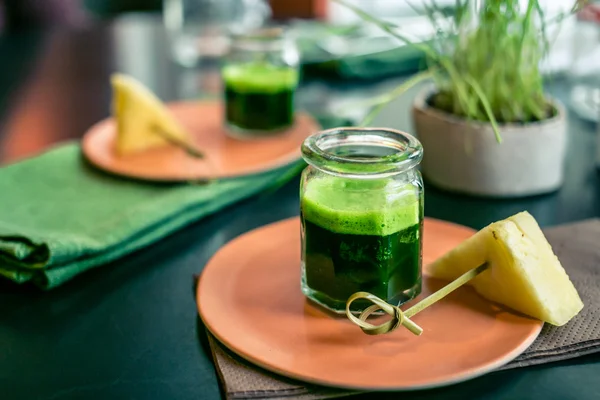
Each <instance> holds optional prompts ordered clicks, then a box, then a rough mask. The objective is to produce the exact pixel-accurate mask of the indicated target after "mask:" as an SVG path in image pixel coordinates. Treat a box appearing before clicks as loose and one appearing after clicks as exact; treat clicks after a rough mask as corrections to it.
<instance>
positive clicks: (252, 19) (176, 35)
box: [163, 0, 271, 67]
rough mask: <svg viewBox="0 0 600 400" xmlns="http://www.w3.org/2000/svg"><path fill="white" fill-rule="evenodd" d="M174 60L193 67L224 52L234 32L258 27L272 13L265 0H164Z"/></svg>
mask: <svg viewBox="0 0 600 400" xmlns="http://www.w3.org/2000/svg"><path fill="white" fill-rule="evenodd" d="M163 3H164V12H163V15H164V24H165V27H166V29H167V32H168V35H169V39H170V41H171V53H172V56H173V58H174V60H175V61H176V62H177V63H179V64H181V65H183V66H185V67H193V66H195V65H197V64H198V63H199V62H200V61H201V60H202V59H204V58H208V59H214V58H219V57H221V56H223V55H224V54H225V53H226V52H227V49H228V46H229V42H230V39H229V37H230V35H231V34H243V33H244V32H247V31H250V30H253V29H257V28H259V27H261V26H263V24H264V23H265V21H266V20H267V19H268V18H269V17H270V15H271V9H270V8H269V5H268V4H267V2H266V1H265V0H163Z"/></svg>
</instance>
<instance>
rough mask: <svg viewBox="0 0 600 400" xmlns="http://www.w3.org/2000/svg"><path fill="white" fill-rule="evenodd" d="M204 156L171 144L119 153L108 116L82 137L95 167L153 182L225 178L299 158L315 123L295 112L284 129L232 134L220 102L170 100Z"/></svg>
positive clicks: (315, 129) (88, 157)
mask: <svg viewBox="0 0 600 400" xmlns="http://www.w3.org/2000/svg"><path fill="white" fill-rule="evenodd" d="M169 108H170V109H171V111H172V112H173V114H174V115H175V117H177V118H178V119H179V120H180V121H181V123H182V124H183V125H184V126H185V127H186V128H187V129H188V130H189V131H190V132H191V134H192V135H193V139H194V141H195V143H196V145H197V146H198V148H199V149H201V150H202V151H203V152H204V153H205V154H206V159H203V160H199V159H195V158H193V157H190V156H188V155H186V154H185V152H184V151H183V150H181V149H179V148H176V147H174V146H170V147H165V148H160V149H153V150H149V151H146V152H143V153H139V154H135V155H131V156H126V157H119V156H117V154H115V152H114V143H115V138H116V126H115V122H114V120H113V119H112V118H109V119H106V120H104V121H101V122H99V123H98V124H96V125H94V126H93V127H92V128H91V129H90V130H89V131H88V132H87V133H86V134H85V136H84V137H83V141H82V148H83V153H84V154H85V156H86V158H87V159H88V160H89V161H90V162H91V163H92V164H94V165H95V166H97V167H98V168H101V169H103V170H105V171H107V172H110V173H113V174H117V175H122V176H126V177H130V178H138V179H144V180H153V181H186V180H192V179H215V178H227V177H234V176H240V175H247V174H252V173H258V172H264V171H267V170H269V169H272V168H276V167H280V166H283V165H286V164H289V163H291V162H293V161H295V160H297V159H299V158H300V145H301V144H302V142H303V141H304V139H305V138H306V137H307V136H310V135H311V134H313V133H315V132H316V131H317V130H318V129H319V126H318V124H317V123H316V122H315V121H314V120H313V119H312V118H311V117H310V116H308V115H306V114H302V113H299V114H298V115H297V116H296V123H295V125H294V126H293V127H292V128H290V129H289V130H288V131H286V132H282V133H280V134H275V135H273V136H269V137H263V138H260V139H245V140H241V139H233V138H231V137H229V136H228V135H227V134H226V131H225V129H224V127H223V110H222V106H221V104H220V103H219V102H215V101H202V102H181V103H173V104H170V105H169Z"/></svg>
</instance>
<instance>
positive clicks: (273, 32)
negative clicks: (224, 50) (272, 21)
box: [221, 28, 300, 137]
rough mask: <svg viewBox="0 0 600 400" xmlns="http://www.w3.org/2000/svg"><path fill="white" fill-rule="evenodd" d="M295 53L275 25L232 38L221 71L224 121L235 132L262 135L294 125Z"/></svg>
mask: <svg viewBox="0 0 600 400" xmlns="http://www.w3.org/2000/svg"><path fill="white" fill-rule="evenodd" d="M299 59H300V56H299V52H298V49H297V47H296V45H295V43H294V41H293V40H291V39H290V38H288V37H287V36H286V35H285V34H284V32H283V30H281V29H279V28H270V29H262V30H258V31H255V32H252V33H249V34H244V35H237V36H234V37H233V39H232V43H231V49H230V53H229V55H228V57H227V58H226V60H225V63H224V65H223V67H222V70H221V75H222V79H223V86H224V101H225V123H226V126H227V128H228V130H229V132H230V133H231V134H233V135H234V136H244V137H252V136H263V135H269V134H273V133H277V132H281V131H285V130H286V129H287V128H289V127H290V126H292V125H293V123H294V93H295V91H296V87H297V86H298V79H299V78H298V77H299Z"/></svg>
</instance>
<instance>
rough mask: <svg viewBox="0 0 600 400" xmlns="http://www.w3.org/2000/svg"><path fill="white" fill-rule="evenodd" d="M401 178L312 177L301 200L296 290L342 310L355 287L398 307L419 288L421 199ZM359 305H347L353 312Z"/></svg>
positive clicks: (411, 186) (335, 309) (360, 305)
mask: <svg viewBox="0 0 600 400" xmlns="http://www.w3.org/2000/svg"><path fill="white" fill-rule="evenodd" d="M418 190H419V189H418V188H416V187H415V186H413V185H411V184H407V183H398V182H393V181H390V180H389V179H387V180H383V179H378V180H356V179H346V178H340V177H336V176H322V177H317V178H314V179H312V180H310V181H308V183H307V184H306V187H305V188H304V194H303V196H302V198H301V207H300V208H301V214H302V221H303V234H304V248H303V252H302V253H303V257H304V258H303V277H302V279H303V281H302V289H303V292H304V293H305V295H307V296H308V297H309V298H311V299H312V300H314V301H316V302H318V303H320V304H322V305H324V306H326V307H328V308H330V309H333V310H334V311H337V312H343V311H344V310H345V307H346V300H347V299H348V298H349V297H350V296H351V295H352V294H354V293H355V292H359V291H366V292H370V293H372V294H374V295H376V296H378V297H380V298H382V299H385V300H387V301H388V302H390V303H392V304H401V303H404V302H406V301H408V300H410V299H411V298H413V297H415V296H416V295H417V294H418V293H419V292H420V290H421V234H422V220H423V218H422V216H423V204H422V201H421V200H420V196H419V193H418V192H417V191H418ZM366 305H367V304H366V303H364V302H363V303H362V304H361V302H360V301H357V302H354V303H353V307H354V309H353V311H360V310H362V309H363V308H364V307H365V306H366Z"/></svg>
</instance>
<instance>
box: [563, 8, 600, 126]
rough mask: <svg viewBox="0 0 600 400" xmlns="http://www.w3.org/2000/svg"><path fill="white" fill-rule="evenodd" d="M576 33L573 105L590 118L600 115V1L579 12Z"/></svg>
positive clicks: (570, 73)
mask: <svg viewBox="0 0 600 400" xmlns="http://www.w3.org/2000/svg"><path fill="white" fill-rule="evenodd" d="M574 26H575V28H574V29H575V32H574V34H573V41H574V43H573V46H572V51H573V57H572V60H573V61H572V64H571V68H570V70H569V75H570V81H571V85H572V86H571V96H570V105H571V108H572V109H573V111H574V112H575V113H577V115H579V116H580V117H581V118H584V119H586V120H589V121H598V120H599V117H600V1H595V2H592V3H590V4H588V5H586V6H584V8H583V9H582V10H581V11H580V12H579V13H578V15H577V21H576V23H575V25H574Z"/></svg>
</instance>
